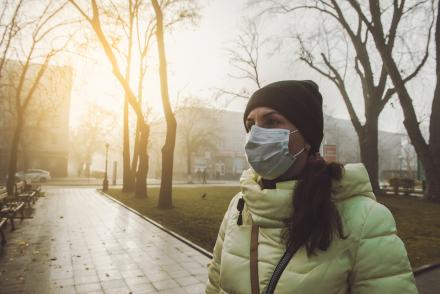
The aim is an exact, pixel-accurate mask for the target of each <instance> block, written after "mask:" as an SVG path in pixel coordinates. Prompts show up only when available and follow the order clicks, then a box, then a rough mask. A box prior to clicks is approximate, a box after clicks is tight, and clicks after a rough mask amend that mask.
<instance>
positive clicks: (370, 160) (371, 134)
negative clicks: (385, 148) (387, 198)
mask: <svg viewBox="0 0 440 294" xmlns="http://www.w3.org/2000/svg"><path fill="white" fill-rule="evenodd" d="M377 124H378V119H377V118H376V119H374V118H370V119H368V120H367V122H366V124H365V125H364V127H363V131H362V132H361V133H360V134H359V148H360V153H361V162H362V163H363V164H364V165H365V168H366V169H367V172H368V176H369V177H370V182H371V186H372V188H373V192H374V194H376V195H378V194H379V193H380V192H381V191H380V185H379V162H378V158H379V151H378V125H377Z"/></svg>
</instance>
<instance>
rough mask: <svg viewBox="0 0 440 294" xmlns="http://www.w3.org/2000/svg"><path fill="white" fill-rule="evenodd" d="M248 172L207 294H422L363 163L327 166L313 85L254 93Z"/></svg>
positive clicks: (223, 229)
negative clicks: (374, 192)
mask: <svg viewBox="0 0 440 294" xmlns="http://www.w3.org/2000/svg"><path fill="white" fill-rule="evenodd" d="M243 119H244V123H245V129H246V131H247V132H248V136H247V141H246V145H245V152H246V156H247V160H248V162H249V165H250V166H251V168H250V169H249V170H246V171H244V172H243V174H242V176H241V179H240V185H241V192H239V193H238V194H237V195H236V196H235V197H234V198H233V199H232V200H231V203H230V205H229V208H228V211H227V212H226V214H225V217H224V218H223V222H222V224H221V226H220V231H219V234H218V237H217V241H216V244H215V247H214V251H213V252H214V254H213V255H214V256H213V259H212V261H211V263H210V265H209V269H208V270H209V281H208V284H207V288H206V292H207V293H338V294H346V293H353V294H370V293H399V294H403V293H417V289H416V285H415V281H414V277H413V274H412V271H411V266H410V263H409V261H408V256H407V253H406V250H405V246H404V244H403V242H402V241H401V240H400V238H399V237H398V236H397V235H396V224H395V221H394V218H393V216H392V214H391V212H390V211H389V210H388V209H387V208H386V207H385V206H383V205H382V204H379V203H378V202H376V198H375V196H374V194H373V192H372V187H371V184H370V180H369V177H368V173H367V171H366V169H365V167H364V166H363V165H362V164H347V165H345V166H343V165H341V164H339V163H335V162H333V163H327V162H326V161H324V159H323V158H322V157H321V156H320V154H319V148H320V145H321V141H322V138H323V130H324V125H323V111H322V96H321V93H320V92H319V90H318V86H317V85H316V84H315V83H314V82H312V81H281V82H276V83H272V84H269V85H267V86H265V87H263V88H261V89H259V90H258V91H256V92H255V93H254V94H253V95H252V96H251V98H250V99H249V101H248V104H247V106H246V109H245V112H244V118H243Z"/></svg>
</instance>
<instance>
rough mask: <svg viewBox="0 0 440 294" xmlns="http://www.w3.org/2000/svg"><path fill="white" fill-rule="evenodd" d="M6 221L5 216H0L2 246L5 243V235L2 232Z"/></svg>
mask: <svg viewBox="0 0 440 294" xmlns="http://www.w3.org/2000/svg"><path fill="white" fill-rule="evenodd" d="M7 221H8V219H7V218H5V217H2V218H0V235H1V237H2V241H1V242H2V246H4V245H5V244H6V237H5V232H4V230H3V229H4V228H6V226H7Z"/></svg>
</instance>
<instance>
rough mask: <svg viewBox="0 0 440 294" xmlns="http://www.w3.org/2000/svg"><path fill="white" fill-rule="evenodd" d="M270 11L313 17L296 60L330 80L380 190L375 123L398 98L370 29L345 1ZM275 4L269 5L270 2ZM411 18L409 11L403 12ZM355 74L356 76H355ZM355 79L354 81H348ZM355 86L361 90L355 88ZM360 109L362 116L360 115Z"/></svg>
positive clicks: (309, 1) (280, 4)
mask: <svg viewBox="0 0 440 294" xmlns="http://www.w3.org/2000/svg"><path fill="white" fill-rule="evenodd" d="M275 2H276V3H275V4H274V5H273V6H272V7H271V8H270V9H271V11H272V12H277V13H280V12H281V13H286V14H293V13H296V12H297V11H300V10H308V11H309V13H310V12H312V13H313V12H316V13H317V14H312V15H313V16H312V17H314V16H315V15H316V17H319V18H320V19H322V21H320V22H319V25H318V26H319V27H318V28H314V29H310V30H309V31H308V32H307V33H302V34H297V35H296V36H295V37H296V39H297V40H298V43H299V48H300V50H299V57H300V60H301V61H303V62H304V63H305V64H307V65H308V66H309V67H310V68H312V69H313V70H314V71H316V72H317V73H319V74H320V75H322V76H324V77H326V78H327V79H329V80H330V81H331V82H332V83H333V84H334V85H335V86H336V88H337V89H338V91H339V93H340V94H341V97H342V99H343V101H344V104H345V106H346V108H347V111H348V113H349V115H350V119H351V122H352V124H353V127H354V129H355V131H356V134H357V136H358V140H359V147H360V157H361V161H362V163H363V164H364V165H365V167H366V169H367V171H368V174H369V176H370V179H371V184H372V187H373V191H375V192H376V193H379V192H380V187H379V163H378V160H379V152H378V139H379V136H378V131H379V130H378V123H379V116H380V114H381V112H382V110H383V109H384V107H385V105H386V104H387V103H388V101H389V100H390V99H391V97H392V96H393V95H394V94H395V93H396V90H395V87H393V86H392V85H391V86H390V83H389V76H388V72H387V70H386V67H385V65H384V64H375V60H377V59H378V56H377V55H378V54H377V50H376V48H375V46H374V42H372V41H371V38H369V28H368V27H367V26H366V25H365V24H364V23H363V21H362V19H361V17H360V16H359V15H357V14H356V13H353V11H352V10H350V9H349V8H350V5H349V4H348V3H347V2H346V1H337V0H305V1H302V3H300V2H301V1H293V2H292V1H275ZM271 3H272V4H273V2H272V1H271ZM407 13H408V14H409V13H411V10H410V11H409V12H407ZM389 34H390V35H392V36H394V38H393V39H392V41H391V42H390V44H389V46H391V47H393V46H394V40H395V37H396V36H397V37H399V36H398V31H397V27H391V28H390V31H389ZM418 72H419V71H418V70H415V71H414V72H412V73H410V74H409V75H407V76H406V77H404V84H405V83H407V82H409V81H410V80H411V79H413V78H414V77H415V76H416V75H417V74H418ZM353 74H354V75H353ZM353 76H356V77H357V81H356V80H354V79H352V77H353ZM354 85H359V88H358V89H356V88H355V87H354ZM353 88H355V90H357V92H360V93H362V96H363V107H362V108H361V110H359V109H357V110H356V107H355V104H354V103H353V96H355V95H353V92H354V91H350V89H353ZM362 109H363V112H364V113H363V115H362V116H363V117H362V116H361V117H360V116H359V113H360V112H361V111H362Z"/></svg>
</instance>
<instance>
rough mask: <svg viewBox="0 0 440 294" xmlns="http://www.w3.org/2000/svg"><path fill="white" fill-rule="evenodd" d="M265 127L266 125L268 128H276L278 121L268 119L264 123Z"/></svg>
mask: <svg viewBox="0 0 440 294" xmlns="http://www.w3.org/2000/svg"><path fill="white" fill-rule="evenodd" d="M266 125H267V126H268V127H274V126H277V125H278V121H277V120H275V119H268V120H267V121H266Z"/></svg>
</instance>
